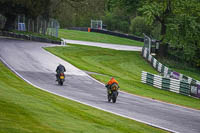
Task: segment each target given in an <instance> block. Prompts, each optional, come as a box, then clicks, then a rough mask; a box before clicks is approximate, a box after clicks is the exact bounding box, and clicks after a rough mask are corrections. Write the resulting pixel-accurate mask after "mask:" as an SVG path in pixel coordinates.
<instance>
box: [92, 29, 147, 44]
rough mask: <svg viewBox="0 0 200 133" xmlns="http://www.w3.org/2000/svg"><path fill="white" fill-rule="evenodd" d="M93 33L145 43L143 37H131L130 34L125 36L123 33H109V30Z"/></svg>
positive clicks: (98, 30) (93, 30)
mask: <svg viewBox="0 0 200 133" xmlns="http://www.w3.org/2000/svg"><path fill="white" fill-rule="evenodd" d="M91 32H97V33H103V34H108V35H113V36H118V37H122V38H128V39H131V40H136V41H140V42H144V39H143V38H142V37H138V36H133V35H129V34H123V33H119V32H113V31H109V30H100V29H91Z"/></svg>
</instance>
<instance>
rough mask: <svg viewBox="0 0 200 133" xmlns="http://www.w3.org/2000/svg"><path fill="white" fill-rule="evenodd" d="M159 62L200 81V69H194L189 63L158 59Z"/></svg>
mask: <svg viewBox="0 0 200 133" xmlns="http://www.w3.org/2000/svg"><path fill="white" fill-rule="evenodd" d="M158 60H159V62H161V63H162V64H164V65H165V66H167V67H169V68H171V69H172V70H174V71H176V72H179V73H182V74H184V75H186V76H189V77H192V78H194V79H196V80H199V81H200V69H198V68H194V67H193V66H191V65H189V64H188V63H187V62H180V61H175V60H173V59H171V58H158Z"/></svg>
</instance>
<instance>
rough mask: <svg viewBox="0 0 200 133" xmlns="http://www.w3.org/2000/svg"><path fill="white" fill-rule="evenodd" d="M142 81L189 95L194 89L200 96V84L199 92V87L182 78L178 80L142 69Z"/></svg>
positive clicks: (196, 94)
mask: <svg viewBox="0 0 200 133" xmlns="http://www.w3.org/2000/svg"><path fill="white" fill-rule="evenodd" d="M141 82H142V83H145V84H148V85H151V86H154V87H156V88H160V89H163V90H167V91H172V92H175V93H180V94H183V95H187V96H189V95H192V91H193V93H194V94H195V96H197V97H198V95H200V94H199V93H200V86H199V92H198V89H197V88H198V87H196V88H195V87H194V86H190V84H189V83H188V82H183V81H181V80H177V79H173V78H165V77H162V76H159V75H155V74H152V73H148V72H145V71H142V76H141ZM191 89H192V91H191ZM193 96H194V95H193ZM199 97H200V96H199Z"/></svg>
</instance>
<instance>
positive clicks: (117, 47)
mask: <svg viewBox="0 0 200 133" xmlns="http://www.w3.org/2000/svg"><path fill="white" fill-rule="evenodd" d="M62 40H64V41H65V42H66V43H71V44H81V45H87V46H96V47H101V48H110V49H115V50H125V51H142V47H139V46H128V45H119V44H109V43H98V42H88V41H77V40H69V39H62Z"/></svg>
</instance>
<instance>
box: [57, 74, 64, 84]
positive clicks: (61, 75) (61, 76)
mask: <svg viewBox="0 0 200 133" xmlns="http://www.w3.org/2000/svg"><path fill="white" fill-rule="evenodd" d="M57 81H58V84H59V85H63V82H64V81H65V74H64V73H60V74H59V75H58V80H57Z"/></svg>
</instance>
